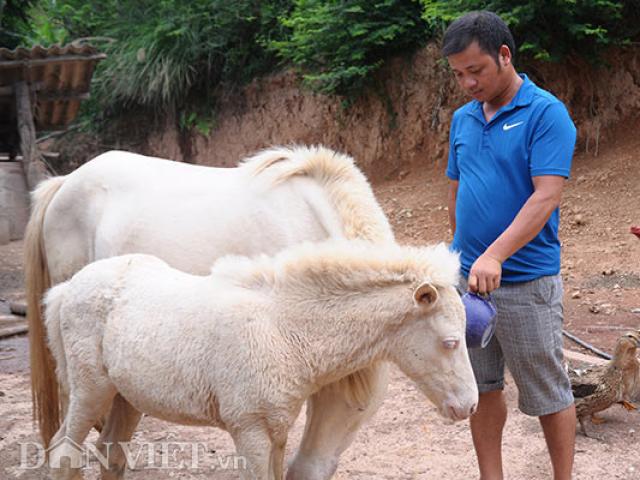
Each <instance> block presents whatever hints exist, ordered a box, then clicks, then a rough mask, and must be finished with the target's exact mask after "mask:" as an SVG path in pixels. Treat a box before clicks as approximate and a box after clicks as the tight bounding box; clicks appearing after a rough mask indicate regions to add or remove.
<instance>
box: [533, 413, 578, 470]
mask: <svg viewBox="0 0 640 480" xmlns="http://www.w3.org/2000/svg"><path fill="white" fill-rule="evenodd" d="M540 424H541V425H542V430H543V431H544V438H545V440H546V441H547V448H548V449H549V455H550V456H551V465H552V466H553V478H554V480H570V479H571V471H572V469H573V454H574V447H575V441H576V408H575V405H571V406H569V407H567V408H565V409H564V410H560V411H559V412H557V413H552V414H549V415H543V416H541V417H540Z"/></svg>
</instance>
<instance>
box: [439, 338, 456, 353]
mask: <svg viewBox="0 0 640 480" xmlns="http://www.w3.org/2000/svg"><path fill="white" fill-rule="evenodd" d="M458 345H460V340H458V339H457V338H445V339H444V340H443V341H442V346H443V347H444V348H446V349H447V350H453V349H455V348H458Z"/></svg>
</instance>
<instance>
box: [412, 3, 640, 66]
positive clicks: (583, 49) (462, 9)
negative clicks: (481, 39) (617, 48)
mask: <svg viewBox="0 0 640 480" xmlns="http://www.w3.org/2000/svg"><path fill="white" fill-rule="evenodd" d="M422 3H423V5H424V18H425V20H426V21H427V22H429V24H430V25H432V27H434V28H436V29H442V28H443V26H444V25H446V24H448V23H449V22H451V21H452V20H454V19H455V18H457V17H459V16H460V15H462V14H463V13H466V12H470V11H473V10H490V11H493V12H495V13H497V14H498V15H500V16H501V17H502V18H503V19H504V20H505V22H506V23H507V24H508V25H509V27H510V28H511V31H512V32H513V34H514V37H515V40H516V44H517V45H519V47H518V51H519V53H521V54H523V55H524V56H525V57H529V58H535V59H538V60H545V61H560V60H562V59H564V58H566V57H567V56H568V55H571V54H577V55H582V56H584V57H586V58H588V59H591V60H595V59H597V58H598V57H599V55H600V54H601V53H602V51H603V49H604V48H605V47H607V46H610V45H622V44H624V43H626V42H628V41H629V39H630V37H632V36H634V35H638V34H639V33H640V26H639V24H638V21H639V20H640V6H638V3H637V1H636V0H625V1H615V0H546V1H544V2H541V1H537V0H491V1H482V0H447V1H444V0H435V1H434V0H422Z"/></svg>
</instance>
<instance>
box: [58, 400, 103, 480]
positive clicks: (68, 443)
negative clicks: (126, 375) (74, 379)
mask: <svg viewBox="0 0 640 480" xmlns="http://www.w3.org/2000/svg"><path fill="white" fill-rule="evenodd" d="M78 393H79V395H75V396H74V394H73V393H72V395H71V400H70V402H69V408H68V410H67V416H66V417H65V420H64V423H63V427H61V428H60V430H58V432H57V433H56V435H55V436H54V439H53V442H52V443H51V444H50V447H49V452H48V453H49V469H50V473H51V478H52V479H53V480H76V479H81V478H82V474H81V472H80V469H81V468H82V467H83V466H84V460H85V452H84V448H83V446H82V443H83V442H84V439H85V438H86V437H87V435H88V434H89V431H90V430H91V427H92V426H93V424H94V422H95V421H96V420H97V419H99V418H100V417H101V416H102V415H103V414H104V413H105V411H106V410H107V409H108V408H109V405H110V403H111V401H112V399H113V395H114V394H115V392H113V393H112V391H111V389H109V388H107V389H104V388H102V389H96V391H90V392H84V391H83V392H78Z"/></svg>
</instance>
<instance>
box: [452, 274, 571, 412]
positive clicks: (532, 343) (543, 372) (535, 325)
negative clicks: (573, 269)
mask: <svg viewBox="0 0 640 480" xmlns="http://www.w3.org/2000/svg"><path fill="white" fill-rule="evenodd" d="M466 288H467V286H466V282H465V281H464V279H463V280H462V282H461V289H462V290H463V291H464V290H466ZM491 296H492V297H493V300H494V302H495V303H496V306H497V308H498V317H497V325H496V332H495V335H494V337H493V339H492V340H491V342H489V345H487V346H486V347H485V348H483V349H469V356H470V357H471V364H472V365H473V372H474V374H475V376H476V381H477V382H478V390H479V391H480V393H484V392H490V391H493V390H502V389H503V388H504V367H505V363H506V366H507V368H508V369H509V371H510V372H511V375H512V376H513V379H514V381H515V383H516V385H517V387H518V407H519V408H520V410H521V411H522V412H523V413H525V414H527V415H531V416H536V417H538V416H541V415H548V414H551V413H555V412H559V411H560V410H563V409H565V408H567V407H569V406H570V405H571V404H572V403H573V394H572V393H571V384H570V382H569V377H568V376H567V373H566V371H565V369H564V366H563V364H562V359H563V354H562V323H563V317H562V278H561V277H560V275H554V276H548V277H541V278H538V279H536V280H532V281H530V282H522V283H503V284H501V286H500V288H498V289H497V290H495V291H494V292H492V293H491Z"/></svg>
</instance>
